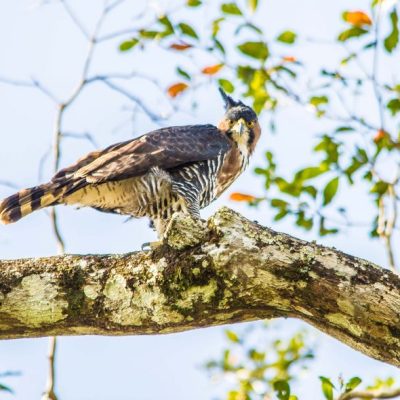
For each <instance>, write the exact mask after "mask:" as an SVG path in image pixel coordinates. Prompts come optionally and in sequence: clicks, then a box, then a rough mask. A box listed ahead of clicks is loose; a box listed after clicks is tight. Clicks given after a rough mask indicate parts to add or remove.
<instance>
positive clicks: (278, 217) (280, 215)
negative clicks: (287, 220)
mask: <svg viewBox="0 0 400 400" xmlns="http://www.w3.org/2000/svg"><path fill="white" fill-rule="evenodd" d="M288 214H289V210H285V209H284V208H282V209H281V211H279V212H278V213H277V214H276V215H275V217H274V221H279V220H281V219H282V218H284V217H286V215H288Z"/></svg>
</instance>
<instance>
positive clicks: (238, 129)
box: [218, 88, 261, 153]
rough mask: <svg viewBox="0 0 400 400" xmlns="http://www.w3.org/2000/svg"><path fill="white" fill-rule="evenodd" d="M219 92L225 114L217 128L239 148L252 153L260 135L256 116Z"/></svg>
mask: <svg viewBox="0 0 400 400" xmlns="http://www.w3.org/2000/svg"><path fill="white" fill-rule="evenodd" d="M219 91H220V93H221V96H222V98H223V99H224V102H225V110H226V112H225V115H224V117H223V118H222V120H221V121H220V123H219V124H218V128H219V129H220V130H221V131H223V132H224V133H226V134H227V135H228V136H229V137H230V139H231V140H233V141H234V142H236V144H237V145H238V147H239V148H241V147H242V146H245V147H246V148H247V150H248V151H249V152H250V153H252V152H253V150H254V147H255V145H256V143H257V141H258V139H259V137H260V134H261V127H260V124H259V123H258V118H257V114H256V113H255V112H254V110H253V109H252V108H251V107H249V106H246V105H245V104H244V103H242V102H241V101H240V100H239V101H235V100H233V99H232V97H230V96H228V95H227V94H226V93H225V92H224V91H223V90H222V89H221V88H220V89H219Z"/></svg>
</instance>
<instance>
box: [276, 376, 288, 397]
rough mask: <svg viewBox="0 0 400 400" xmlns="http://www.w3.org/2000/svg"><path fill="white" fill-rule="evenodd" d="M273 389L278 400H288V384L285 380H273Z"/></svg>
mask: <svg viewBox="0 0 400 400" xmlns="http://www.w3.org/2000/svg"><path fill="white" fill-rule="evenodd" d="M274 390H275V391H276V395H277V397H278V399H279V400H289V398H290V386H289V383H288V382H287V381H284V380H280V381H276V382H274Z"/></svg>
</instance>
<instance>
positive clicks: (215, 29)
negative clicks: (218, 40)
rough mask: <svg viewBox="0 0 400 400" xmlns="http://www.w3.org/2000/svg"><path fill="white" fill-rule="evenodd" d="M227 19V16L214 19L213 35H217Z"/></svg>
mask: <svg viewBox="0 0 400 400" xmlns="http://www.w3.org/2000/svg"><path fill="white" fill-rule="evenodd" d="M223 21H225V18H224V17H222V18H217V19H215V20H214V21H212V24H211V25H212V36H213V37H215V36H217V34H218V32H219V30H220V29H221V22H223Z"/></svg>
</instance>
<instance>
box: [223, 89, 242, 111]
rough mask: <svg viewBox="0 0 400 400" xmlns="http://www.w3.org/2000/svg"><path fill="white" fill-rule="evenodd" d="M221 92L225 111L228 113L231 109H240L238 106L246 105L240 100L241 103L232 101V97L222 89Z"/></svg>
mask: <svg viewBox="0 0 400 400" xmlns="http://www.w3.org/2000/svg"><path fill="white" fill-rule="evenodd" d="M219 92H220V93H221V96H222V98H223V100H224V102H225V109H226V111H228V110H229V109H231V108H233V107H238V106H244V104H243V103H242V102H241V101H240V100H239V101H235V100H233V99H232V97H231V96H228V95H227V94H226V93H225V92H224V91H223V89H222V88H219Z"/></svg>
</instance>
